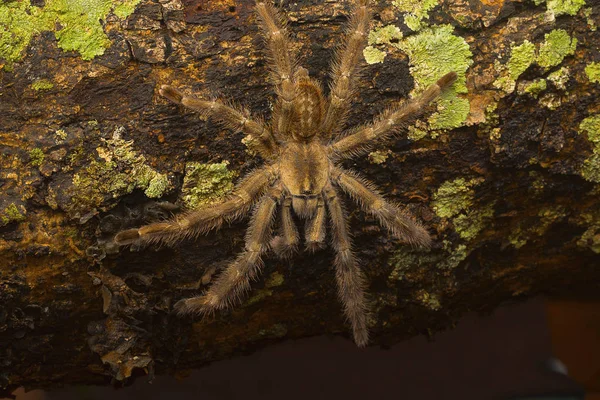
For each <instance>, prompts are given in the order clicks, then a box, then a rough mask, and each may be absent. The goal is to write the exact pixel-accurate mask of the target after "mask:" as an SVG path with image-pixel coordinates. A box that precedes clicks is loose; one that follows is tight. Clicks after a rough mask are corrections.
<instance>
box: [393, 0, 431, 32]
mask: <svg viewBox="0 0 600 400" xmlns="http://www.w3.org/2000/svg"><path fill="white" fill-rule="evenodd" d="M438 3H439V0H394V1H393V2H392V4H393V5H394V6H395V7H396V8H398V10H399V11H401V12H403V13H406V14H405V15H404V23H405V24H406V26H408V27H409V28H410V29H412V30H413V31H418V30H420V29H422V28H423V27H424V26H425V24H424V23H423V20H424V19H427V18H429V11H431V10H432V9H433V8H434V7H435V6H436V5H437V4H438Z"/></svg>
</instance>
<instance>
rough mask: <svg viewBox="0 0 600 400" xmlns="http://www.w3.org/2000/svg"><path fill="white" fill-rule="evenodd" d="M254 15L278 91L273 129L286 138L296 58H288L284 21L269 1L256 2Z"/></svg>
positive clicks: (289, 48)
mask: <svg viewBox="0 0 600 400" xmlns="http://www.w3.org/2000/svg"><path fill="white" fill-rule="evenodd" d="M256 12H257V14H258V17H259V22H260V25H261V28H262V31H263V35H264V37H265V40H266V42H267V49H268V55H269V58H270V61H271V63H272V67H271V69H272V73H271V74H272V78H273V81H274V82H275V87H276V90H277V103H276V104H275V109H274V112H273V121H274V130H275V132H277V133H278V134H280V135H281V136H282V137H286V136H287V135H288V131H289V128H290V123H291V120H292V112H293V103H294V99H295V98H296V85H295V83H294V76H295V70H296V63H297V61H296V57H295V55H290V52H291V51H292V50H291V46H290V43H289V34H288V32H287V29H286V20H285V18H283V17H282V16H281V14H280V13H279V12H278V11H277V9H276V8H275V7H274V6H273V4H272V3H271V1H270V0H269V1H260V0H258V1H257V2H256Z"/></svg>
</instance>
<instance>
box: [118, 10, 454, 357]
mask: <svg viewBox="0 0 600 400" xmlns="http://www.w3.org/2000/svg"><path fill="white" fill-rule="evenodd" d="M256 14H257V17H258V18H257V19H258V20H259V23H260V27H261V30H262V34H263V36H264V39H265V42H266V47H267V53H268V54H267V55H268V59H269V64H270V69H271V74H270V75H271V80H272V81H273V84H274V86H275V91H276V94H277V100H276V103H275V106H274V109H273V116H272V120H271V122H270V123H265V122H263V121H260V120H258V119H254V118H251V117H250V116H249V115H248V113H247V112H245V111H243V110H240V109H237V108H236V107H233V106H230V105H228V104H225V103H224V102H222V101H219V100H212V101H211V100H203V99H198V98H194V97H190V96H187V95H185V94H183V93H182V92H180V91H179V90H177V89H175V88H173V87H171V86H168V85H163V86H161V88H160V91H159V92H160V94H161V95H162V96H163V97H165V98H167V99H168V100H170V101H171V102H173V103H175V104H180V105H183V106H185V107H187V108H190V109H192V110H195V111H197V112H199V113H200V114H202V115H203V116H205V117H210V118H212V119H213V120H215V121H217V122H218V123H220V124H222V125H223V126H224V127H226V128H228V129H230V130H233V131H239V130H241V131H242V132H243V133H245V134H246V135H249V137H250V138H252V140H253V141H254V143H255V144H256V149H257V151H258V152H259V153H260V155H261V156H262V158H263V159H264V160H265V165H264V166H263V167H262V168H258V169H257V170H255V171H253V172H251V173H250V174H249V175H248V176H246V177H245V178H244V179H243V180H242V181H241V182H240V183H238V184H237V186H236V188H235V190H234V191H233V193H232V194H231V195H230V196H229V197H228V198H227V199H225V200H223V201H222V202H220V203H217V204H213V205H210V206H206V207H202V208H199V209H195V210H191V211H188V212H185V213H182V214H180V215H178V216H175V217H173V218H172V219H170V220H166V221H162V222H156V223H152V224H149V225H145V226H142V227H140V228H136V229H128V230H124V231H121V232H119V233H118V234H117V235H116V236H115V242H116V243H117V244H119V245H128V244H134V243H138V244H144V243H146V244H168V245H173V244H175V243H176V242H179V241H181V240H183V239H185V238H189V237H196V236H198V235H200V234H205V233H207V232H208V231H210V230H212V229H219V228H220V227H221V226H222V224H223V223H225V222H230V221H232V220H234V219H237V218H239V217H242V216H244V215H246V214H247V213H248V212H250V211H251V210H252V217H251V221H250V225H249V228H248V230H247V233H246V237H245V249H244V251H243V252H242V253H241V254H239V255H238V257H237V258H236V259H235V261H233V262H231V263H230V264H229V266H227V267H226V268H225V270H224V271H223V272H222V273H221V274H220V275H219V276H218V278H217V279H216V280H215V282H214V283H213V284H212V285H211V286H210V287H209V288H208V290H207V291H206V292H205V293H204V294H203V295H201V296H198V297H192V298H189V299H184V300H181V301H179V302H178V303H176V304H175V310H176V311H177V312H178V313H180V314H190V313H196V314H206V313H212V312H215V311H217V310H220V309H223V308H226V307H228V306H231V305H232V304H233V303H234V302H236V301H239V300H240V297H241V295H242V294H243V293H245V292H246V291H248V290H249V289H250V281H251V280H252V279H255V278H256V277H257V276H258V274H259V273H260V270H261V267H262V265H263V262H262V257H263V256H264V255H265V253H267V252H268V251H269V250H273V251H274V253H276V254H277V255H279V256H281V257H289V256H291V255H292V254H293V253H294V252H295V251H297V248H298V245H299V243H300V239H299V234H298V229H297V227H296V224H295V222H294V218H293V214H295V215H296V217H297V218H298V219H299V220H303V221H305V226H304V241H305V247H306V249H307V250H309V251H315V250H317V249H319V248H322V247H324V245H325V239H326V235H325V226H326V220H327V218H329V220H330V227H331V228H330V229H331V231H332V232H331V233H332V234H331V236H332V239H331V244H332V246H333V248H334V250H335V253H336V255H335V260H334V265H335V279H336V281H337V289H338V296H339V298H340V300H341V303H342V304H343V311H344V314H345V317H346V318H347V320H348V321H349V322H350V324H351V326H352V332H353V337H354V341H355V342H356V344H357V345H358V346H359V347H363V346H366V345H367V343H368V340H369V328H368V306H367V301H366V297H365V286H366V282H365V277H364V275H363V273H362V271H361V269H360V267H359V263H358V261H357V259H356V257H355V256H354V254H353V252H352V243H351V240H350V234H349V232H348V223H347V217H346V212H345V211H344V207H343V205H342V201H341V200H340V195H339V193H340V190H341V191H343V192H345V193H346V194H348V195H349V196H350V197H351V198H352V199H353V200H354V201H356V202H357V203H358V204H360V206H362V208H363V209H364V210H365V211H366V212H367V213H369V214H372V215H373V216H375V217H376V218H377V219H378V220H379V223H380V224H381V225H383V226H384V227H385V228H387V229H388V230H389V232H390V233H391V234H392V235H393V236H395V237H396V238H398V239H399V240H401V241H403V242H405V243H408V244H411V245H415V246H424V247H428V246H430V244H431V237H430V235H429V233H428V232H427V230H425V228H423V226H421V225H420V224H419V223H418V222H417V221H416V220H415V219H414V217H413V216H412V215H411V214H409V213H408V212H407V211H406V210H403V209H402V208H401V207H399V206H398V205H397V204H394V203H392V202H390V201H387V200H385V199H384V198H383V196H382V195H381V194H380V193H379V192H378V191H377V189H376V188H375V186H374V185H373V184H372V183H369V182H368V181H366V180H365V179H363V178H362V177H361V176H360V175H359V174H357V173H356V172H352V171H348V170H345V169H343V168H342V167H341V166H340V165H339V163H340V161H342V160H344V159H348V158H352V157H355V156H358V155H362V154H365V153H366V152H368V151H369V150H370V149H372V148H373V147H374V146H375V145H378V144H380V143H381V142H382V141H384V140H386V139H389V138H390V137H392V136H393V135H394V134H395V133H398V132H399V131H402V130H403V128H405V127H406V125H407V123H408V122H410V121H411V120H413V119H415V118H416V117H418V116H420V115H421V114H423V113H424V111H425V106H426V105H427V104H428V103H430V102H431V101H432V100H434V99H435V98H436V97H437V96H439V95H440V93H441V92H442V91H443V90H445V89H447V88H448V87H449V86H450V85H452V84H453V83H454V81H455V80H456V78H457V75H456V73H455V72H449V73H447V74H446V75H444V76H442V77H441V78H440V79H439V80H438V81H437V82H436V83H434V84H433V85H431V86H430V87H428V88H427V89H426V90H425V91H424V92H423V94H421V96H420V97H418V98H416V99H414V100H412V101H408V102H405V103H404V104H398V105H395V106H392V107H391V108H389V109H388V110H386V111H385V112H383V113H382V114H381V115H380V116H378V117H377V118H376V119H375V120H374V121H373V122H370V123H367V124H365V125H363V126H359V127H356V128H354V129H352V130H350V131H347V130H344V129H343V128H344V123H345V120H346V116H347V114H348V111H349V108H350V105H351V101H352V98H353V96H354V94H355V83H356V80H357V78H358V73H359V66H360V64H361V63H360V60H361V55H362V50H363V48H364V46H365V42H366V37H367V33H368V30H369V22H370V19H371V11H370V9H369V6H368V0H354V4H353V5H352V11H351V14H350V15H351V17H350V19H349V22H348V27H347V32H346V37H345V43H344V44H343V45H342V46H340V47H339V49H337V51H336V54H335V62H334V63H333V67H332V73H331V77H332V82H331V85H330V93H329V96H327V97H325V96H324V94H323V90H322V88H321V86H320V83H319V82H317V81H316V80H315V79H313V78H311V77H310V76H309V74H308V71H307V70H306V69H305V68H302V67H300V66H299V65H298V62H297V59H296V56H295V55H294V54H292V52H291V50H290V49H291V46H290V44H289V34H288V32H287V30H286V20H285V19H284V18H283V17H282V15H281V14H280V12H279V11H278V10H277V9H276V8H275V7H274V6H273V4H272V3H271V2H270V1H261V0H257V2H256ZM276 214H278V215H279V233H278V234H276V235H274V234H273V232H272V231H273V225H274V220H275V216H276Z"/></svg>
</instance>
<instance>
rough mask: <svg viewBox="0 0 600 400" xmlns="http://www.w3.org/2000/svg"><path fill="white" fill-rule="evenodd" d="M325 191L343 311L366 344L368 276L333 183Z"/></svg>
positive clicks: (358, 338)
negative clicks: (353, 252) (355, 247)
mask: <svg viewBox="0 0 600 400" xmlns="http://www.w3.org/2000/svg"><path fill="white" fill-rule="evenodd" d="M325 195H326V201H327V208H328V210H329V215H330V216H331V222H332V224H331V227H332V231H333V241H332V243H333V247H334V248H335V251H336V253H337V254H336V257H335V270H336V272H335V277H336V281H337V287H338V296H339V298H340V300H341V302H342V304H343V307H344V314H345V316H346V318H348V320H349V321H350V323H351V324H352V332H353V335H354V341H355V342H356V344H357V346H359V347H364V346H366V345H367V343H368V342H369V328H368V327H367V312H368V310H367V304H366V299H365V286H366V283H365V278H364V275H363V273H362V271H361V270H360V268H359V266H358V262H357V261H356V258H355V257H354V254H352V250H351V247H352V245H351V242H350V236H349V235H348V223H347V222H346V213H345V212H344V210H343V208H342V205H341V203H340V200H339V198H338V196H337V194H336V192H335V189H333V187H331V185H328V187H326V188H325Z"/></svg>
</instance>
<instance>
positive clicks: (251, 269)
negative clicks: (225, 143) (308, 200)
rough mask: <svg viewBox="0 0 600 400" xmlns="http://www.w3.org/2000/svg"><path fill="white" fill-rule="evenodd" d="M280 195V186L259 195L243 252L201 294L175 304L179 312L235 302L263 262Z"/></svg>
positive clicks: (208, 310) (212, 308)
mask: <svg viewBox="0 0 600 400" xmlns="http://www.w3.org/2000/svg"><path fill="white" fill-rule="evenodd" d="M280 197H281V189H279V188H272V189H271V190H270V191H269V192H268V193H267V194H266V195H264V196H263V197H262V198H261V200H260V202H259V203H258V206H257V207H256V210H255V211H254V214H253V215H252V220H251V222H250V226H249V227H248V232H247V234H246V245H245V250H244V252H243V253H242V254H240V255H239V256H238V257H237V259H236V260H235V261H234V262H232V263H231V264H230V265H229V266H228V267H227V268H226V269H225V271H223V272H222V273H221V274H220V275H219V277H218V278H217V280H216V281H215V283H213V284H212V286H211V287H210V288H209V289H208V291H207V292H206V293H205V294H204V295H203V296H199V297H192V298H190V299H185V300H181V301H179V302H178V303H177V304H175V309H176V310H177V312H178V313H179V314H192V313H197V314H201V313H205V314H206V313H211V312H214V311H216V310H220V309H223V308H226V307H228V306H230V305H232V304H233V303H234V302H236V301H239V300H240V298H241V296H242V295H243V294H244V293H245V292H246V291H248V290H249V289H250V280H251V279H254V278H256V277H257V276H258V273H259V272H260V269H261V267H262V264H263V262H262V259H261V257H262V255H263V254H264V253H265V252H266V251H267V250H268V248H269V244H268V243H269V238H270V237H271V227H272V225H273V217H274V215H275V208H276V206H277V203H278V201H279V199H280Z"/></svg>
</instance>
